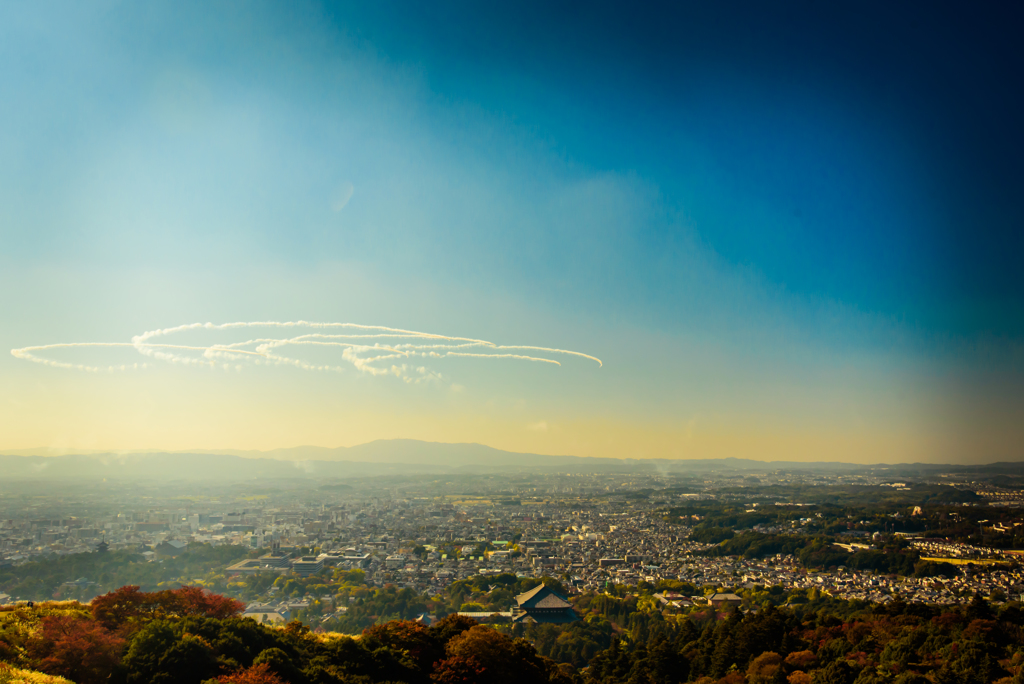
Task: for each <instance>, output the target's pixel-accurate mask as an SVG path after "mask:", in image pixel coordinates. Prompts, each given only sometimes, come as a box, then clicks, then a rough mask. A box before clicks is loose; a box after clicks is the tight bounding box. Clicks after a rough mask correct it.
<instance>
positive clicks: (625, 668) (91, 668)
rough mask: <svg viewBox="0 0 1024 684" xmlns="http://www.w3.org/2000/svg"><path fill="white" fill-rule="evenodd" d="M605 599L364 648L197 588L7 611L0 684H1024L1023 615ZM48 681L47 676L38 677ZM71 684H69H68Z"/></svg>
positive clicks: (403, 632) (422, 630) (452, 620)
mask: <svg viewBox="0 0 1024 684" xmlns="http://www.w3.org/2000/svg"><path fill="white" fill-rule="evenodd" d="M649 599H650V597H649V596H647V597H644V596H641V597H637V596H636V595H630V594H624V595H622V596H615V595H611V594H602V595H592V596H589V597H586V600H583V601H577V604H576V605H577V610H578V611H579V612H580V613H581V616H582V617H583V619H582V620H580V621H579V622H575V623H572V624H569V625H530V626H527V627H525V628H524V627H522V626H516V627H512V626H509V625H497V626H488V625H478V624H477V623H476V622H474V621H473V620H471V619H469V618H466V617H462V616H459V615H451V616H448V617H446V618H444V619H441V620H438V621H436V622H434V623H433V624H431V625H429V626H427V625H425V624H422V623H420V622H415V621H410V620H393V621H389V622H380V623H377V624H374V625H371V626H368V627H366V628H365V629H363V630H362V631H361V633H359V634H357V635H348V636H347V635H342V634H339V633H331V632H313V631H310V630H309V628H307V627H305V626H303V625H302V624H300V623H298V622H292V623H289V624H288V625H286V626H284V627H280V628H274V627H270V626H266V625H263V624H259V623H257V622H256V621H254V620H251V619H248V618H240V617H238V615H239V613H240V611H241V609H242V604H241V603H239V602H237V601H234V600H232V599H229V598H226V597H222V596H219V595H216V594H211V593H209V592H205V591H203V590H202V589H199V588H196V587H183V588H180V589H175V590H165V591H158V592H143V591H140V590H139V589H138V588H137V587H124V588H122V589H119V590H118V591H116V592H111V593H108V594H106V595H104V596H101V597H98V598H97V599H95V600H94V601H92V603H91V604H81V603H78V602H75V601H64V602H46V603H39V604H34V605H31V606H29V605H28V604H21V605H17V606H8V607H5V608H3V609H0V663H2V665H0V681H6V682H15V681H26V682H27V681H39V682H62V681H70V682H75V683H77V684H98V683H99V682H118V683H121V684H142V683H156V684H161V683H164V684H171V683H174V684H202V683H207V684H213V683H214V682H217V683H220V684H230V683H235V684H282V683H285V682H287V683H288V684H357V683H358V684H373V683H377V682H381V683H383V682H407V683H409V684H427V683H428V682H442V683H456V682H459V683H463V682H464V683H469V682H495V683H498V684H502V683H504V682H508V683H509V684H512V683H518V682H559V683H565V684H570V683H576V684H597V683H598V682H603V683H611V684H617V683H622V684H633V683H636V682H645V683H648V684H674V683H677V682H680V683H681V682H699V683H700V684H714V683H720V684H742V683H744V682H748V683H750V684H755V683H781V682H785V683H787V684H875V683H879V684H881V683H883V682H897V683H899V684H925V683H927V682H934V683H935V684H954V683H956V684H975V683H977V684H981V683H983V682H1001V683H1002V684H1016V683H1017V682H1021V681H1024V630H1022V626H1024V611H1022V610H1021V606H1020V605H1018V604H1015V603H1011V604H1004V605H1001V606H998V607H994V606H992V605H991V604H989V603H988V602H987V601H986V600H985V599H983V598H982V597H980V596H976V597H975V598H974V599H973V600H972V601H971V602H970V603H969V604H967V605H964V606H960V607H952V608H951V607H948V606H947V607H942V608H939V607H930V606H926V605H921V604H913V605H908V604H903V603H900V602H892V603H890V604H887V605H878V604H873V605H872V604H866V603H859V602H848V601H838V600H835V599H830V598H828V597H814V598H813V599H811V600H808V601H806V602H804V603H800V604H795V605H791V606H782V607H776V606H775V605H773V604H772V603H771V602H770V601H767V600H766V601H765V602H764V604H763V607H762V608H760V609H755V610H749V611H747V612H746V613H744V612H742V611H741V610H738V609H731V610H730V611H726V612H720V611H715V610H713V609H711V608H708V609H707V610H704V611H698V612H693V613H689V614H685V615H665V614H663V613H662V612H661V611H659V610H657V609H656V606H654V605H653V604H652V603H651V601H650V600H649ZM33 673H35V674H33ZM62 678H63V679H62Z"/></svg>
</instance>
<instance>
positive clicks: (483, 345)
mask: <svg viewBox="0 0 1024 684" xmlns="http://www.w3.org/2000/svg"><path fill="white" fill-rule="evenodd" d="M260 327H262V328H278V329H293V328H311V329H313V330H338V329H341V330H353V331H356V332H351V333H330V332H307V333H303V334H300V335H296V336H294V337H258V338H255V339H249V340H245V341H240V342H227V343H218V344H211V345H206V346H203V345H186V344H168V343H164V342H155V341H151V340H154V339H155V338H160V337H167V336H170V335H175V334H177V333H182V332H189V331H225V330H235V329H243V328H260ZM371 340H373V342H371ZM377 340H380V341H377ZM384 340H393V341H392V342H388V343H384V344H382V343H381V342H382V341H384ZM405 340H408V341H405ZM287 346H302V347H318V348H325V349H327V348H335V349H340V350H341V355H342V358H343V359H345V361H347V362H348V363H349V364H351V366H352V367H354V368H355V369H356V370H358V371H360V372H362V373H366V374H368V375H373V376H379V375H392V376H396V377H399V378H401V379H402V380H403V381H405V382H417V383H418V382H423V381H428V380H432V379H433V380H439V379H440V378H441V377H442V376H441V375H440V374H438V373H436V372H434V371H432V370H429V369H427V368H425V367H418V368H412V367H409V366H407V365H406V364H404V363H403V364H401V365H391V366H390V367H389V368H384V367H382V366H378V365H374V364H376V363H380V362H383V361H388V360H391V359H408V358H411V357H423V358H433V359H441V358H445V357H454V358H460V357H462V358H480V359H513V360H521V361H532V362H538V363H548V364H553V365H555V366H561V365H562V364H561V363H559V362H558V361H556V360H554V359H549V358H544V357H542V356H528V355H525V354H514V353H491V352H497V351H499V350H531V351H536V352H542V353H543V354H565V355H570V356H576V357H580V358H584V359H588V360H591V361H594V362H596V363H597V364H598V366H603V365H604V364H603V363H602V361H601V359H599V358H597V357H596V356H591V355H590V354H584V353H583V352H577V351H571V350H568V349H556V348H552V347H538V346H529V345H499V344H495V343H494V342H490V341H487V340H480V339H476V338H472V337H458V336H454V335H440V334H436V333H428V332H421V331H416V330H407V329H405V328H391V327H387V326H382V325H362V324H359V323H317V322H310V321H302V320H299V321H283V322H282V321H252V322H243V321H236V322H231V323H188V324H185V325H179V326H175V327H172V328H158V329H156V330H149V331H146V332H144V333H142V334H141V335H136V336H134V337H132V341H131V342H62V343H56V344H45V345H35V346H29V347H22V348H20V349H12V350H11V354H12V355H13V356H15V357H16V358H19V359H22V360H25V361H30V362H33V363H39V364H42V365H46V366H51V367H54V368H64V369H72V370H82V371H87V372H101V371H110V372H112V371H114V370H137V369H139V368H143V369H145V368H148V367H149V364H145V363H144V364H141V365H140V364H132V365H131V366H128V365H124V364H122V365H120V366H107V367H101V366H90V365H86V364H76V363H70V362H66V361H59V360H54V359H48V358H45V357H43V356H39V355H38V354H35V353H33V352H41V351H47V350H51V349H71V348H88V347H132V348H134V349H135V350H136V351H137V352H138V353H139V354H141V355H143V356H147V357H149V358H152V359H156V360H159V361H164V362H167V363H171V364H179V365H186V366H200V367H204V366H205V367H209V368H221V367H223V368H224V369H230V368H232V367H233V368H235V369H237V370H240V369H241V368H242V366H241V365H235V366H232V365H229V363H225V361H227V362H230V364H238V363H240V362H242V361H249V362H250V363H253V364H256V365H264V364H271V365H290V366H294V367H296V368H300V369H302V370H308V371H330V372H341V371H343V370H344V369H343V368H342V367H340V366H331V365H326V364H315V363H311V362H309V361H306V360H304V359H300V358H294V357H290V356H285V355H283V354H280V353H277V350H279V349H281V348H283V347H287ZM474 348H476V349H480V350H481V351H480V352H472V351H468V350H469V349H474ZM484 350H486V353H485V352H484ZM178 352H200V355H199V356H196V355H192V354H182V353H178ZM382 352H383V353H382ZM371 354H372V355H371ZM416 374H418V375H416Z"/></svg>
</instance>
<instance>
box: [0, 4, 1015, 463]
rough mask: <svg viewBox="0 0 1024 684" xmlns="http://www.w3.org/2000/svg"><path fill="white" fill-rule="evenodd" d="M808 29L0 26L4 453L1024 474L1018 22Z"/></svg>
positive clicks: (16, 14) (66, 9)
mask: <svg viewBox="0 0 1024 684" xmlns="http://www.w3.org/2000/svg"><path fill="white" fill-rule="evenodd" d="M833 4H834V3H833ZM827 5H828V4H825V5H823V4H821V3H810V2H782V3H755V2H742V1H736V2H727V3H695V2H682V3H666V4H662V3H603V2H587V3H552V2H543V3H541V2H536V3H534V2H523V3H515V4H514V5H509V4H493V3H471V2H448V3H405V2H386V1H382V2H374V3H357V2H350V3H349V2H340V3H334V2H305V1H302V0H296V1H295V2H290V3H264V2H246V3H242V2H223V3H201V2H173V3H172V2H150V3H128V2H109V1H108V2H103V1H100V2H94V3H73V2H40V3H29V4H24V3H23V4H15V3H9V4H5V5H3V6H2V7H0V88H2V90H3V93H4V96H3V97H2V98H0V288H2V289H0V292H2V294H0V348H3V349H9V350H11V353H10V354H3V355H2V356H0V451H3V450H9V451H10V450H23V449H29V448H49V449H53V450H58V451H61V450H63V451H68V450H70V451H76V450H77V451H86V450H112V451H128V450H150V449H156V450H186V449H211V450H213V449H258V450H269V449H275V448H281V447H292V446H298V445H317V446H327V447H334V446H351V445H355V444H360V443H365V442H368V441H372V440H375V439H392V438H412V439H423V440H429V441H441V442H479V443H483V444H488V445H490V446H493V447H497V448H501V449H508V450H513V451H524V452H531V453H542V454H544V453H546V454H573V455H579V456H604V457H628V458H719V457H739V458H753V459H763V460H799V461H847V462H863V463H879V462H917V461H920V462H941V463H982V462H994V461H1006V460H1024V448H1022V445H1024V346H1022V342H1024V268H1021V265H1020V264H1021V254H1022V253H1024V230H1022V227H1024V197H1022V193H1024V130H1022V128H1021V126H1020V123H1019V122H1020V121H1024V92H1022V91H1021V89H1020V87H1019V84H1020V83H1021V80H1022V77H1024V47H1022V45H1021V42H1020V41H1019V40H1018V39H1017V35H1018V33H1019V29H1020V27H1021V25H1022V19H1024V16H1022V11H1021V10H1020V8H1015V7H1013V6H1012V4H1011V3H996V4H991V5H990V6H985V7H970V8H967V7H965V6H963V5H959V6H954V5H952V4H950V5H948V6H947V5H943V4H937V3H929V4H928V5H927V6H925V5H923V4H915V3H904V4H901V5H898V6H893V5H892V3H881V2H867V3H857V4H855V5H854V4H847V5H839V6H827ZM257 323H261V324H263V325H255V324H257ZM285 323H288V324H290V325H283V324H285ZM196 324H199V325H196ZM207 324H209V325H207ZM268 324H270V325H268ZM342 324H345V325H342ZM353 324H354V325H353ZM358 326H368V327H358ZM97 343H103V344H104V345H106V346H103V345H99V344H97ZM51 345H56V346H51ZM568 352H575V353H568Z"/></svg>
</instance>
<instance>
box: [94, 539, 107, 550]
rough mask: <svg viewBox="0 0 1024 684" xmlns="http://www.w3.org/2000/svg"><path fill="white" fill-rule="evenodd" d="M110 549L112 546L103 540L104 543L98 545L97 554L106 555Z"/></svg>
mask: <svg viewBox="0 0 1024 684" xmlns="http://www.w3.org/2000/svg"><path fill="white" fill-rule="evenodd" d="M109 548H110V544H108V543H107V540H106V539H103V540H102V541H100V543H99V544H97V545H96V553H106V552H107V549H109Z"/></svg>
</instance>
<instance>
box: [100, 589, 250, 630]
mask: <svg viewBox="0 0 1024 684" xmlns="http://www.w3.org/2000/svg"><path fill="white" fill-rule="evenodd" d="M91 607H92V614H93V617H95V618H96V619H97V620H98V621H99V622H101V623H103V625H104V626H106V627H107V628H108V629H121V628H125V627H130V625H131V623H133V622H137V621H138V619H139V618H141V617H146V618H149V619H152V618H155V617H161V616H178V617H185V616H189V615H199V616H203V617H210V618H228V617H232V616H234V615H238V614H239V613H241V612H242V610H244V609H245V605H244V604H243V603H241V602H240V601H236V600H234V599H230V598H228V597H226V596H220V595H218V594H212V593H210V592H208V591H205V590H204V589H202V588H200V587H181V588H180V589H165V590H163V591H155V592H144V591H139V587H137V586H135V585H128V586H125V587H121V588H120V589H118V590H116V591H112V592H110V593H109V594H104V595H103V596H97V597H96V598H94V599H93V600H92V604H91Z"/></svg>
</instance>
